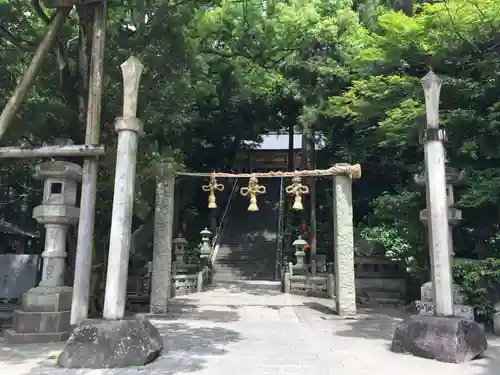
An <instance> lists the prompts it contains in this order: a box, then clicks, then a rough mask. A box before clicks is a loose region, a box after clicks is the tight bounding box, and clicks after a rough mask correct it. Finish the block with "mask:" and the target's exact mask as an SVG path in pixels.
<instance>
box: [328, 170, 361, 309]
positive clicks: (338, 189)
mask: <svg viewBox="0 0 500 375" xmlns="http://www.w3.org/2000/svg"><path fill="white" fill-rule="evenodd" d="M343 165H345V164H337V166H343ZM333 231H334V236H333V241H334V253H335V254H334V255H335V297H336V305H337V306H336V309H337V314H339V315H340V316H352V315H355V314H356V285H355V277H354V223H353V210H352V181H351V179H350V178H349V177H348V176H335V177H334V178H333Z"/></svg>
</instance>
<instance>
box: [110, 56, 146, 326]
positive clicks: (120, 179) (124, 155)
mask: <svg viewBox="0 0 500 375" xmlns="http://www.w3.org/2000/svg"><path fill="white" fill-rule="evenodd" d="M121 68H122V72H123V86H124V87H123V89H124V100H123V117H119V118H117V119H116V122H115V130H116V131H117V133H118V147H117V150H116V172H115V190H114V195H113V211H112V215H111V232H110V240H109V258H108V271H107V277H106V293H105V300H104V314H103V315H104V318H105V319H121V318H123V315H124V313H125V295H126V292H127V276H128V261H129V255H130V237H131V230H132V214H133V208H134V187H135V167H136V159H137V143H138V141H139V134H140V133H142V123H141V121H140V120H139V119H138V118H136V117H135V116H136V112H137V96H138V90H139V79H140V76H141V73H142V69H143V65H142V64H141V63H140V62H139V60H137V59H136V58H135V57H130V58H129V59H128V60H127V61H125V62H124V63H123V64H122V65H121Z"/></svg>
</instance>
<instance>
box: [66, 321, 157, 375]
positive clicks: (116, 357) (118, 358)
mask: <svg viewBox="0 0 500 375" xmlns="http://www.w3.org/2000/svg"><path fill="white" fill-rule="evenodd" d="M162 349H163V342H162V339H161V336H160V333H159V332H158V330H157V329H156V327H154V326H153V325H152V324H151V323H150V322H149V321H148V320H146V319H125V320H102V321H97V320H96V321H92V320H90V321H87V322H85V323H83V324H81V325H80V326H79V327H77V328H76V329H75V330H74V331H73V333H72V334H71V336H70V338H69V339H68V341H67V342H66V345H65V346H64V349H63V351H62V353H61V355H60V356H59V358H58V360H57V363H58V364H59V366H61V367H65V368H94V369H96V368H112V367H118V368H124V367H130V366H143V365H146V364H148V363H150V362H153V361H154V360H155V359H156V358H158V356H159V354H160V352H161V351H162Z"/></svg>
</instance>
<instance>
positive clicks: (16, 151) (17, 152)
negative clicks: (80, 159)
mask: <svg viewBox="0 0 500 375" xmlns="http://www.w3.org/2000/svg"><path fill="white" fill-rule="evenodd" d="M105 153H106V152H105V150H104V146H103V145H96V146H93V145H70V146H43V147H38V148H21V147H0V159H29V158H46V157H64V156H72V157H75V156H84V157H97V156H102V155H104V154H105Z"/></svg>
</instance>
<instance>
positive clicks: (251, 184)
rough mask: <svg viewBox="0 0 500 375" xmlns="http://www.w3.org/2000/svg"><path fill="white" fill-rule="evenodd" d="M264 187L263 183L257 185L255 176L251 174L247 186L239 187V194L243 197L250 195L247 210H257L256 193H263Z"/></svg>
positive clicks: (264, 191)
mask: <svg viewBox="0 0 500 375" xmlns="http://www.w3.org/2000/svg"><path fill="white" fill-rule="evenodd" d="M265 193H266V187H265V186H264V185H259V181H258V180H257V177H255V176H251V177H250V180H249V181H248V186H247V187H242V188H241V189H240V194H241V195H243V196H244V197H246V196H250V205H249V206H248V211H259V207H258V206H257V194H265Z"/></svg>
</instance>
